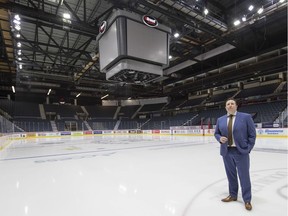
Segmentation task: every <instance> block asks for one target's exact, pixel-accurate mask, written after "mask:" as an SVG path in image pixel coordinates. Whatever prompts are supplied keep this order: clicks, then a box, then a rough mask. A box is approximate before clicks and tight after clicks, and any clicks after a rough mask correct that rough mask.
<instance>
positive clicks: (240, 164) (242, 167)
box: [223, 147, 251, 203]
mask: <svg viewBox="0 0 288 216" xmlns="http://www.w3.org/2000/svg"><path fill="white" fill-rule="evenodd" d="M223 161H224V165H225V171H226V175H227V178H228V182H229V193H230V194H229V195H231V196H232V197H237V196H238V178H237V171H238V176H239V180H240V185H241V191H242V198H243V201H244V202H245V203H246V202H250V201H251V181H250V173H249V169H250V158H249V154H241V153H240V152H239V151H238V150H237V148H236V147H228V152H227V154H226V155H225V156H223Z"/></svg>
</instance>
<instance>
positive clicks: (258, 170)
mask: <svg viewBox="0 0 288 216" xmlns="http://www.w3.org/2000/svg"><path fill="white" fill-rule="evenodd" d="M250 159H251V180H252V195H253V197H252V205H253V209H252V211H251V212H248V211H247V210H245V208H244V204H243V201H242V198H241V194H239V196H238V201H237V202H233V203H223V202H221V198H224V197H225V196H226V195H227V193H228V185H227V180H226V175H225V171H224V165H223V162H222V157H221V156H220V154H219V144H218V143H217V142H216V141H215V139H214V137H198V136H152V135H130V136H128V135H117V136H109V135H106V136H90V137H74V138H72V137H69V138H68V137H64V138H50V139H46V138H40V139H28V140H18V141H13V142H12V143H11V144H10V145H9V146H8V147H6V148H5V149H4V150H2V151H1V152H0V170H1V176H0V189H1V190H0V191H1V192H0V203H1V208H0V215H3V216H4V215H5V216H26V215H27V216H39V215H41V216H52V215H53V216H95V215H101V216H172V215H173V216H199V215H200V216H210V215H223V216H224V215H233V216H245V215H253V216H271V215H275V216H286V215H287V201H288V198H287V141H286V139H281V138H274V139H272V138H258V139H257V142H256V145H255V148H254V150H253V151H252V152H251V154H250Z"/></svg>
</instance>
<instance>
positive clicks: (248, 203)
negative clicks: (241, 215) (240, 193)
mask: <svg viewBox="0 0 288 216" xmlns="http://www.w3.org/2000/svg"><path fill="white" fill-rule="evenodd" d="M245 209H246V210H248V211H251V209H252V205H251V203H250V202H246V203H245Z"/></svg>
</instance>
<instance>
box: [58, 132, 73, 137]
mask: <svg viewBox="0 0 288 216" xmlns="http://www.w3.org/2000/svg"><path fill="white" fill-rule="evenodd" d="M60 135H61V136H68V135H71V132H70V131H61V132H60Z"/></svg>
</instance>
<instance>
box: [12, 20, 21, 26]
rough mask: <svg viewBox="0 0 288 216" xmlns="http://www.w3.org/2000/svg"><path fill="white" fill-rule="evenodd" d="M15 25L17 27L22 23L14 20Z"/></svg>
mask: <svg viewBox="0 0 288 216" xmlns="http://www.w3.org/2000/svg"><path fill="white" fill-rule="evenodd" d="M13 23H15V24H16V25H21V22H20V21H19V20H16V19H14V20H13Z"/></svg>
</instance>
